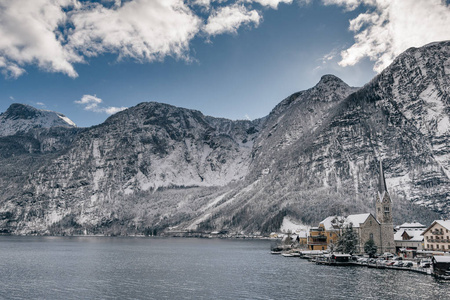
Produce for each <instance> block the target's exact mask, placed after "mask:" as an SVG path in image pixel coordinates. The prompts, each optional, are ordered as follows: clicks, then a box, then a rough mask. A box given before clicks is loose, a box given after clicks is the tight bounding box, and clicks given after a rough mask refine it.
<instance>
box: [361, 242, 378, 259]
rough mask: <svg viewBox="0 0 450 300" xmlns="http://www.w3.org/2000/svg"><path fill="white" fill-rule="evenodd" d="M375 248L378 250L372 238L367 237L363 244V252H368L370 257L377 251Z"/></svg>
mask: <svg viewBox="0 0 450 300" xmlns="http://www.w3.org/2000/svg"><path fill="white" fill-rule="evenodd" d="M377 250H378V248H377V245H375V242H374V241H373V239H369V240H368V241H367V242H366V243H365V244H364V252H366V253H367V254H369V256H370V257H374V255H375V254H376V253H377Z"/></svg>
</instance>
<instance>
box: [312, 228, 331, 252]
mask: <svg viewBox="0 0 450 300" xmlns="http://www.w3.org/2000/svg"><path fill="white" fill-rule="evenodd" d="M326 249H327V237H326V235H325V230H324V229H323V227H311V228H310V229H309V236H308V250H326Z"/></svg>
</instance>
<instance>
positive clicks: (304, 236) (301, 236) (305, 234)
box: [298, 231, 308, 238]
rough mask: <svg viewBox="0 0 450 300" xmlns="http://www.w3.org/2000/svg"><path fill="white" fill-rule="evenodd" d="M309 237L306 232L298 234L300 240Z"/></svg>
mask: <svg viewBox="0 0 450 300" xmlns="http://www.w3.org/2000/svg"><path fill="white" fill-rule="evenodd" d="M307 236H308V232H306V231H300V232H299V233H298V237H299V238H306V237H307Z"/></svg>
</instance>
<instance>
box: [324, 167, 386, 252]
mask: <svg viewBox="0 0 450 300" xmlns="http://www.w3.org/2000/svg"><path fill="white" fill-rule="evenodd" d="M375 208H376V216H374V215H373V214H371V213H364V214H356V215H349V216H348V217H346V218H344V217H340V216H333V217H328V218H326V219H325V220H323V221H322V222H321V223H320V225H319V229H320V228H322V230H323V231H324V235H325V236H327V237H328V235H330V236H331V235H332V234H333V233H336V231H340V229H338V227H340V226H336V224H335V223H336V221H339V220H342V221H340V222H342V224H344V225H348V224H350V223H351V224H352V228H353V231H355V232H356V233H357V235H358V246H357V252H360V253H363V252H364V244H365V243H366V242H367V241H368V240H370V239H371V240H373V241H374V243H375V245H376V246H377V252H378V253H380V254H383V253H385V252H389V253H395V243H394V225H393V221H392V200H391V197H390V196H389V192H388V190H387V187H386V180H385V178H384V171H383V164H382V162H381V161H380V174H379V177H378V187H377V194H376V200H375Z"/></svg>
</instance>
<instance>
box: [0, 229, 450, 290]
mask: <svg viewBox="0 0 450 300" xmlns="http://www.w3.org/2000/svg"><path fill="white" fill-rule="evenodd" d="M269 251H270V241H264V240H220V239H182V238H178V239H177V238H167V239H164V238H117V237H116V238H109V237H0V298H2V299H450V282H449V281H447V282H446V281H440V280H436V279H435V278H433V277H432V276H427V275H422V274H416V273H413V272H405V271H395V270H376V269H367V268H362V267H332V266H319V265H315V264H312V263H309V262H308V261H305V260H301V259H298V258H285V257H282V256H278V255H271V254H269Z"/></svg>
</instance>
